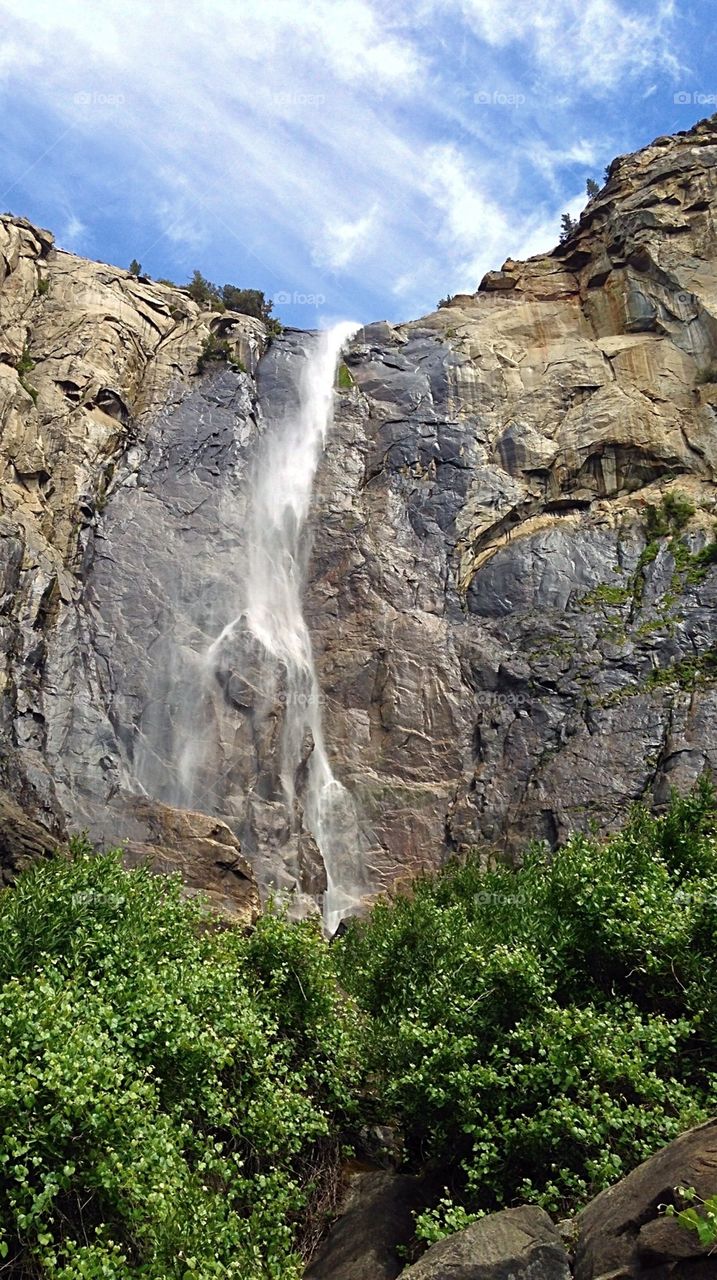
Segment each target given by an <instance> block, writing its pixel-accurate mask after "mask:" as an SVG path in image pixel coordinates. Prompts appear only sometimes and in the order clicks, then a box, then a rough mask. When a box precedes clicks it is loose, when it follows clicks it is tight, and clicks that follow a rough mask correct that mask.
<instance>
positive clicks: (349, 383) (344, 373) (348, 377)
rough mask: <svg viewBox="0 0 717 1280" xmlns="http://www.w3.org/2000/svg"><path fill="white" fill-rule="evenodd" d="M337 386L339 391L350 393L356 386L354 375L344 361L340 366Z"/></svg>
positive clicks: (337, 374) (337, 373)
mask: <svg viewBox="0 0 717 1280" xmlns="http://www.w3.org/2000/svg"><path fill="white" fill-rule="evenodd" d="M336 385H337V387H338V389H339V391H350V390H351V388H352V387H353V386H355V382H354V378H353V374H352V373H351V370H350V369H349V367H348V365H347V364H344V362H343V360H342V361H341V363H340V364H339V367H338V370H337V372H336Z"/></svg>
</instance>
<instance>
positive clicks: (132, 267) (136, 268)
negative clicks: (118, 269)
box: [127, 258, 142, 276]
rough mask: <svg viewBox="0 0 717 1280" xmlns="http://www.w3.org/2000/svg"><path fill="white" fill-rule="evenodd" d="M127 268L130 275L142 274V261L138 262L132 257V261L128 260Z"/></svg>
mask: <svg viewBox="0 0 717 1280" xmlns="http://www.w3.org/2000/svg"><path fill="white" fill-rule="evenodd" d="M127 270H128V271H129V273H130V275H131V276H141V274H142V263H141V262H138V261H137V259H136V258H133V259H132V261H131V262H130V264H129V266H128V268H127Z"/></svg>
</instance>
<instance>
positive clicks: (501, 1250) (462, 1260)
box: [336, 1205, 570, 1280]
mask: <svg viewBox="0 0 717 1280" xmlns="http://www.w3.org/2000/svg"><path fill="white" fill-rule="evenodd" d="M401 1276H402V1278H403V1280H570V1265H569V1259H568V1255H567V1253H566V1251H565V1248H564V1246H563V1243H562V1241H561V1239H560V1236H559V1234H558V1231H557V1228H556V1227H555V1226H554V1224H553V1223H552V1222H551V1220H550V1218H549V1217H548V1215H547V1213H545V1211H544V1210H543V1209H539V1208H537V1206H535V1205H522V1206H521V1207H520V1208H519V1209H504V1210H503V1212H502V1213H493V1214H491V1215H490V1217H488V1218H481V1219H479V1221H478V1222H474V1223H473V1225H472V1226H470V1227H466V1229H465V1231H459V1232H458V1233H457V1235H454V1236H449V1237H448V1238H447V1239H446V1240H441V1241H439V1243H438V1244H434V1245H433V1246H432V1247H431V1248H430V1249H429V1250H428V1252H427V1253H425V1254H424V1255H423V1257H422V1258H421V1259H420V1261H419V1262H417V1263H416V1264H415V1266H412V1267H409V1268H408V1270H407V1271H402V1272H401ZM336 1280H339V1277H338V1275H337V1276H336Z"/></svg>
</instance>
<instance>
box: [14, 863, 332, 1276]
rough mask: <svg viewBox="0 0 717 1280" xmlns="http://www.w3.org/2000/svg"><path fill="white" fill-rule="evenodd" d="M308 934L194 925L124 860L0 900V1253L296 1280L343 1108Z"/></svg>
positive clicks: (322, 967) (181, 907) (321, 975)
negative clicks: (307, 1221) (308, 1219)
mask: <svg viewBox="0 0 717 1280" xmlns="http://www.w3.org/2000/svg"><path fill="white" fill-rule="evenodd" d="M351 1021H352V1020H351V1019H348V1018H347V1017H346V1015H345V1014H344V1011H343V1001H342V998H341V997H340V995H339V993H338V990H337V986H336V982H335V979H334V977H333V974H332V971H331V964H330V958H329V952H328V949H327V948H326V946H325V944H324V943H323V941H322V939H321V937H320V935H319V933H318V928H317V926H315V925H314V924H312V923H304V924H301V925H298V926H297V925H288V924H287V923H285V922H284V921H283V920H282V919H280V918H277V917H276V916H273V915H267V916H265V917H264V918H263V919H262V920H261V922H260V924H259V925H258V927H257V928H256V930H255V931H254V932H253V934H252V935H251V936H245V935H244V934H243V933H241V932H239V931H237V930H235V929H221V930H219V929H216V928H213V927H208V921H207V917H206V916H205V915H204V914H203V911H202V908H201V905H199V904H197V903H196V902H193V903H186V902H184V901H182V897H181V890H180V885H179V884H178V882H177V881H176V880H175V879H166V878H161V877H157V878H156V877H153V876H151V875H150V874H149V872H148V871H146V870H139V871H133V872H126V871H124V870H123V869H122V867H121V864H120V855H119V853H116V852H115V853H110V854H105V855H101V856H96V857H95V856H91V855H90V853H89V852H88V850H87V849H86V848H85V847H84V846H82V845H80V846H78V847H76V848H75V850H74V853H73V854H72V856H70V857H68V858H61V859H58V860H56V861H54V862H50V863H46V864H44V865H42V866H39V867H37V868H35V869H33V870H30V871H29V872H27V873H26V874H25V875H24V876H22V877H21V878H20V880H19V881H18V884H17V886H16V888H15V889H13V890H8V891H6V892H5V893H3V894H2V896H0V1254H2V1256H3V1257H6V1258H7V1259H8V1263H9V1264H12V1266H13V1267H14V1268H15V1269H16V1270H15V1271H14V1272H13V1274H23V1275H24V1274H28V1275H29V1274H32V1275H33V1276H43V1277H52V1278H53V1280H84V1278H87V1280H90V1278H92V1280H95V1278H99V1277H111V1278H113V1277H117V1278H119V1277H126V1276H146V1277H156V1276H162V1277H171V1278H174V1277H177V1280H180V1278H181V1280H195V1278H199V1280H205V1278H207V1280H208V1278H209V1277H218V1276H221V1277H236V1278H237V1280H260V1278H261V1280H291V1278H292V1277H298V1276H299V1275H300V1274H301V1266H300V1263H299V1258H298V1256H297V1252H296V1243H297V1222H298V1220H299V1216H300V1214H301V1213H302V1212H304V1213H306V1211H307V1205H310V1203H311V1200H312V1196H313V1195H314V1194H315V1192H314V1189H313V1188H314V1187H315V1186H316V1183H317V1180H318V1181H320V1179H321V1176H322V1171H323V1169H324V1167H325V1166H326V1165H327V1163H328V1164H330V1163H331V1161H330V1160H329V1154H330V1152H331V1151H332V1150H333V1147H334V1146H335V1145H336V1143H337V1141H338V1138H339V1132H340V1125H341V1123H342V1122H343V1119H344V1118H345V1117H346V1116H347V1115H348V1113H349V1110H350V1107H351V1088H352V1081H353V1075H354V1065H353V1064H354V1055H353V1044H352V1039H351V1035H350V1034H349V1031H348V1030H347V1027H348V1026H349V1025H350V1022H351Z"/></svg>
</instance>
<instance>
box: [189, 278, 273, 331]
mask: <svg viewBox="0 0 717 1280" xmlns="http://www.w3.org/2000/svg"><path fill="white" fill-rule="evenodd" d="M184 287H185V288H186V290H187V293H188V294H189V296H190V298H192V299H193V300H194V301H195V302H196V303H198V304H199V306H201V307H207V308H209V309H211V310H212V311H226V310H229V311H239V312H240V313H241V314H242V315H245V316H253V317H254V318H255V319H256V320H261V322H262V324H265V325H266V327H267V329H268V330H269V333H270V334H279V333H281V331H282V329H281V324H280V323H279V321H278V320H277V319H276V317H275V316H272V314H271V311H272V306H273V303H272V302H270V301H269V300H268V299H267V298H265V297H264V294H263V293H262V291H261V289H240V288H239V287H238V285H235V284H223V285H216V284H212V283H211V281H209V280H207V279H206V277H205V276H203V275H202V273H201V271H194V272H193V274H192V278H191V280H190V281H189V284H187V285H185V286H184Z"/></svg>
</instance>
